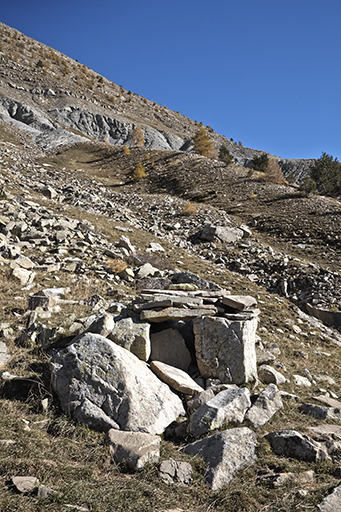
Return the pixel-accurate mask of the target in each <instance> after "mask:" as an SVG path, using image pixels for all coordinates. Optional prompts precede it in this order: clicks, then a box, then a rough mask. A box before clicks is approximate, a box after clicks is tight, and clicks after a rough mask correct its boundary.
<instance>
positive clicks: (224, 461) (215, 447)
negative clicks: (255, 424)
mask: <svg viewBox="0 0 341 512" xmlns="http://www.w3.org/2000/svg"><path fill="white" fill-rule="evenodd" d="M256 446H257V436H256V434H255V432H253V431H252V430H250V429H249V428H246V427H241V428H232V429H230V430H224V431H223V432H219V433H218V434H214V435H212V436H210V437H206V438H205V439H201V440H200V441H196V442H195V443H192V444H189V445H187V446H185V448H183V451H184V452H185V453H188V454H189V455H198V456H199V457H202V458H203V459H204V460H205V461H206V463H207V468H206V472H205V480H206V482H207V484H208V485H209V486H210V487H211V489H212V490H213V491H217V490H219V489H220V488H221V487H223V486H224V485H227V484H228V483H230V482H231V480H232V479H233V477H234V475H235V474H236V472H237V471H238V470H240V469H243V468H245V467H247V466H249V465H251V464H253V463H254V462H255V460H256V458H257V455H256Z"/></svg>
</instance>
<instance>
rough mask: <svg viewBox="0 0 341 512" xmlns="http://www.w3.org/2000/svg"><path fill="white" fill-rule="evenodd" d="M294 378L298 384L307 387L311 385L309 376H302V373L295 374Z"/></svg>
mask: <svg viewBox="0 0 341 512" xmlns="http://www.w3.org/2000/svg"><path fill="white" fill-rule="evenodd" d="M292 378H293V380H294V384H295V385H296V386H302V387H306V388H310V387H311V382H310V380H309V379H307V377H302V376H301V375H293V376H292Z"/></svg>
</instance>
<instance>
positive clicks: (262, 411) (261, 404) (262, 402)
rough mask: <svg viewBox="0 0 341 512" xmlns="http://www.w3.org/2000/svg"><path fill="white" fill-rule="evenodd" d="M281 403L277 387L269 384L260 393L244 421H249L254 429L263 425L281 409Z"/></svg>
mask: <svg viewBox="0 0 341 512" xmlns="http://www.w3.org/2000/svg"><path fill="white" fill-rule="evenodd" d="M282 407H283V402H282V400H281V394H280V392H279V389H278V387H277V386H276V385H275V384H269V385H268V386H267V387H266V388H265V389H264V391H262V392H261V394H260V395H259V397H258V398H257V400H256V401H255V403H254V404H253V406H252V407H251V409H249V410H248V411H247V413H246V415H245V419H246V420H249V421H251V423H252V424H253V426H254V427H256V428H258V427H261V426H262V425H264V424H265V423H266V422H267V421H269V419H270V418H272V416H273V415H274V414H276V412H277V411H279V409H282Z"/></svg>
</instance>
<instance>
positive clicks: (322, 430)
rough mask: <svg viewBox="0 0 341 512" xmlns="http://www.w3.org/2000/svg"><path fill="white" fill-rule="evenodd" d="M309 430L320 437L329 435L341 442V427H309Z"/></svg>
mask: <svg viewBox="0 0 341 512" xmlns="http://www.w3.org/2000/svg"><path fill="white" fill-rule="evenodd" d="M309 430H311V431H312V432H314V434H318V435H327V436H331V437H333V438H337V439H338V440H341V425H319V426H317V427H309Z"/></svg>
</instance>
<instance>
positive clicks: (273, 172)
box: [265, 158, 285, 185]
mask: <svg viewBox="0 0 341 512" xmlns="http://www.w3.org/2000/svg"><path fill="white" fill-rule="evenodd" d="M265 179H266V181H269V182H270V183H276V184H277V185H283V183H284V182H285V178H284V175H283V173H282V169H281V167H280V165H279V163H278V162H277V161H276V160H275V159H274V158H269V162H268V164H267V166H266V169H265Z"/></svg>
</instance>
